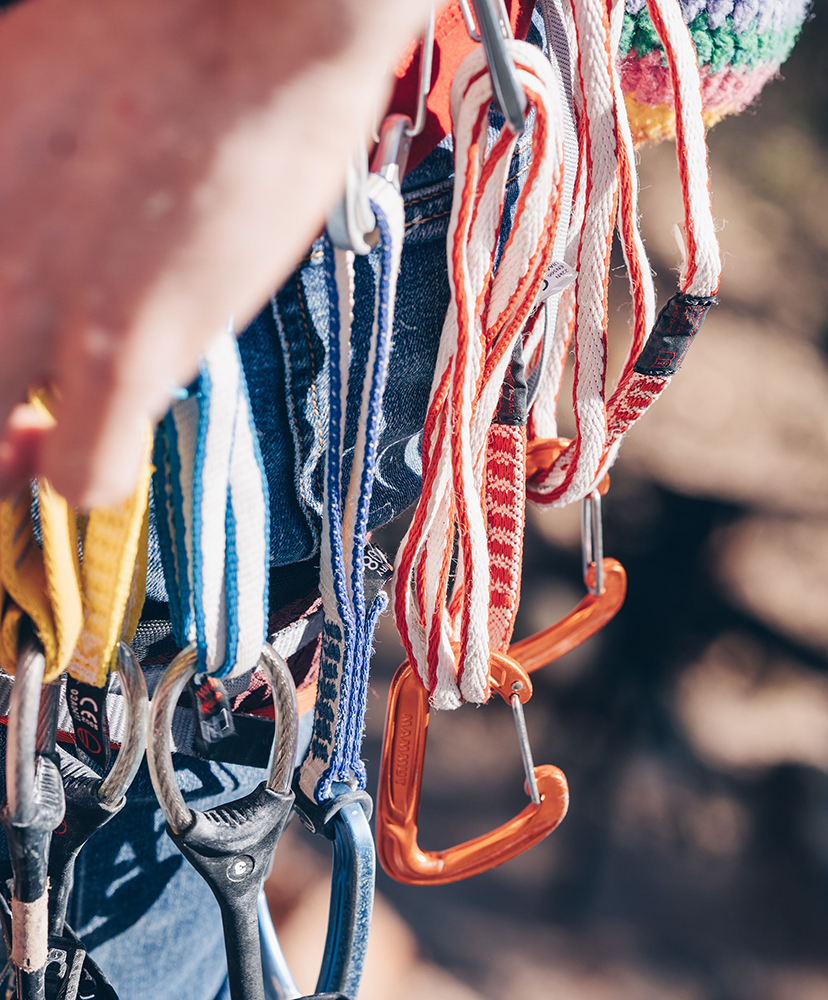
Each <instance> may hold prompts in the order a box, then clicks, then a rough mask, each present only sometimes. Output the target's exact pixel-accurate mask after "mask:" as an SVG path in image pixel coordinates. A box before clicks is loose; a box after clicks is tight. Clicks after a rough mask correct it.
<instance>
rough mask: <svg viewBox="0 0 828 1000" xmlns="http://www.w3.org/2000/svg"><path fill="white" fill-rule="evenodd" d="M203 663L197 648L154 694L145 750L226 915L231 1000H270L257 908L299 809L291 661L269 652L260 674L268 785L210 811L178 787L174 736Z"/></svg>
mask: <svg viewBox="0 0 828 1000" xmlns="http://www.w3.org/2000/svg"><path fill="white" fill-rule="evenodd" d="M198 659H199V657H198V650H197V647H196V646H195V645H192V646H189V647H188V648H187V649H185V650H184V651H183V652H182V653H179V655H178V656H177V657H176V658H175V659H174V660H173V661H172V663H171V664H170V665H169V667H168V668H167V669H166V671H165V672H164V676H163V677H162V679H161V681H160V683H159V685H158V687H157V688H156V690H155V694H154V695H153V699H152V714H151V720H150V739H149V742H148V746H147V759H148V763H149V768H150V776H151V778H152V783H153V787H154V788H155V793H156V795H157V797H158V802H159V803H160V805H161V808H162V809H163V811H164V815H165V816H166V818H167V830H168V833H169V835H170V837H171V838H172V840H173V842H174V843H175V845H176V847H178V849H179V850H180V851H181V853H182V854H183V855H184V857H185V858H186V859H187V860H188V861H189V862H190V864H192V865H193V867H194V868H195V869H196V871H197V872H198V873H199V875H201V877H202V878H203V879H204V881H205V882H206V883H207V884H208V886H209V887H210V890H211V891H212V893H213V895H214V896H215V897H216V901H217V902H218V904H219V908H220V909H221V918H222V924H223V926H224V939H225V946H226V951H227V967H228V971H229V977H230V995H231V996H232V998H233V1000H264V980H263V974H262V962H261V953H260V948H259V923H258V911H257V901H258V897H259V893H260V892H261V890H262V885H263V883H264V879H265V875H266V874H267V870H268V867H269V865H270V861H271V859H272V857H273V852H274V850H275V849H276V845H277V843H278V842H279V838H280V837H281V835H282V832H283V831H284V829H285V827H286V826H287V822H288V819H289V818H290V810H291V807H292V805H293V793H292V792H291V790H290V783H291V779H292V776H293V765H294V758H295V755H296V738H297V735H296V734H297V706H296V689H295V687H294V684H293V678H292V677H291V675H290V671H289V670H288V667H287V664H286V663H285V661H284V660H283V659H282V657H281V656H279V654H278V653H276V652H275V651H274V650H273V649H272V648H270V647H269V646H268V645H265V646H264V648H263V650H262V653H261V655H260V657H259V667H260V668H261V669H263V670H264V671H265V673H266V675H267V677H268V680H269V682H270V686H271V690H272V692H273V707H274V716H275V721H276V729H275V733H274V738H273V751H272V756H271V764H270V773H269V775H268V779H267V781H263V782H262V783H261V784H260V785H259V786H258V787H257V788H256V789H255V790H254V791H253V792H251V793H250V794H249V795H246V796H244V798H241V799H238V800H236V801H235V802H231V803H229V804H227V805H222V806H216V807H215V808H213V809H209V810H208V811H207V812H199V811H198V810H191V809H190V808H189V807H188V806H187V804H186V803H185V801H184V796H183V795H182V794H181V791H180V790H179V788H178V785H177V784H176V781H175V769H174V765H173V759H172V746H171V740H170V732H171V728H172V717H173V712H174V711H175V706H176V703H177V701H178V698H179V696H180V695H181V692H182V691H183V690H184V687H185V686H186V684H187V682H188V681H189V680H191V679H192V677H193V676H194V675H195V673H196V670H197V669H198Z"/></svg>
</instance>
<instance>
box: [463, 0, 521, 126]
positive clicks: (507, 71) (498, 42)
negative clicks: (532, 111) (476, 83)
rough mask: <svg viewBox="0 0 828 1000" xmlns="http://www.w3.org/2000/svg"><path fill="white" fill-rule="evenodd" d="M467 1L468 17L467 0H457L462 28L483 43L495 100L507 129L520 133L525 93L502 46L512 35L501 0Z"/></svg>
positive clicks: (509, 56) (505, 49)
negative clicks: (461, 17) (461, 16)
mask: <svg viewBox="0 0 828 1000" xmlns="http://www.w3.org/2000/svg"><path fill="white" fill-rule="evenodd" d="M471 4H472V6H473V7H474V13H475V17H472V12H471V9H470V7H469V0H460V10H461V12H462V14H463V20H464V21H465V22H466V30H467V31H468V33H469V35H470V36H471V38H472V39H473V40H474V41H475V42H482V43H483V48H484V50H485V52H486V63H487V65H488V67H489V76H490V77H491V80H492V93H493V95H494V100H495V103H496V104H497V106H498V108H499V109H500V112H501V114H502V115H503V117H504V118H505V119H506V124H507V126H508V127H509V131H510V132H511V133H512V134H513V135H520V134H521V133H522V132H523V130H524V129H525V128H526V106H527V100H526V92H525V91H524V89H523V87H522V86H521V84H520V81H519V80H518V78H517V73H516V71H515V63H514V60H513V59H512V57H511V55H509V50H508V49H507V48H506V40H507V39H509V38H512V29H511V26H510V24H509V17H508V15H507V13H506V10H505V8H504V6H503V0H471ZM475 18H476V20H477V28H475Z"/></svg>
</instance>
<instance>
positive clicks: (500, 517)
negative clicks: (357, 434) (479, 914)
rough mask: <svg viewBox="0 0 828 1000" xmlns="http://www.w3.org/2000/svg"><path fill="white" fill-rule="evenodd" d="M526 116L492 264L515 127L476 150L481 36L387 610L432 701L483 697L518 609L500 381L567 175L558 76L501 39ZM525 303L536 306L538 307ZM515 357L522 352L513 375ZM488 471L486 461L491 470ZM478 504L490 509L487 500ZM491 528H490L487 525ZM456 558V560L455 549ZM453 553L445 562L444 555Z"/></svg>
mask: <svg viewBox="0 0 828 1000" xmlns="http://www.w3.org/2000/svg"><path fill="white" fill-rule="evenodd" d="M509 51H510V54H511V55H512V57H513V58H514V60H515V64H516V66H517V69H518V73H519V76H520V79H521V82H522V84H523V86H524V88H525V89H526V93H527V97H528V100H529V104H530V106H531V107H532V108H534V112H535V124H534V129H533V132H532V137H531V144H532V145H531V162H530V165H529V169H528V171H527V177H526V181H525V184H524V187H523V189H522V191H521V194H520V197H519V200H518V203H517V207H516V212H515V221H514V224H513V227H512V230H511V233H510V236H509V239H508V241H507V243H506V246H505V249H504V251H503V255H502V258H501V260H500V263H499V266H498V267H497V269H496V270H495V252H496V249H497V240H498V233H499V231H500V224H501V219H502V215H503V205H504V194H505V188H506V180H507V177H508V171H509V165H510V163H511V159H512V153H513V151H514V148H515V143H516V141H517V140H516V137H515V136H514V135H512V134H511V133H510V132H509V131H508V130H507V129H505V128H504V130H503V131H502V132H501V133H500V135H499V136H498V138H497V139H496V141H495V142H494V144H493V146H492V148H491V149H490V150H489V151H488V152H487V151H486V139H487V125H488V109H489V105H490V103H491V100H492V89H491V81H490V78H489V74H488V71H487V68H486V61H485V56H484V53H483V51H482V49H478V50H476V51H474V52H472V53H471V54H470V55H469V56H468V57H467V58H466V60H465V61H464V62H463V64H462V65H461V67H460V69H459V71H458V73H457V75H456V76H455V79H454V83H453V86H452V95H451V109H452V121H453V125H454V149H455V187H454V200H453V204H452V213H451V220H450V224H449V232H448V243H447V254H448V270H449V284H450V288H451V293H452V294H451V302H450V305H449V309H448V313H447V315H446V320H445V324H444V327H443V332H442V335H441V340H440V348H439V353H438V358H437V365H436V370H435V375H434V380H433V383H432V391H431V399H430V403H429V409H428V414H427V417H426V423H425V427H424V431H423V441H422V466H423V469H422V472H423V491H422V495H421V498H420V501H419V503H418V505H417V508H416V511H415V514H414V518H413V521H412V524H411V526H410V528H409V530H408V532H407V534H406V536H405V538H404V540H403V542H402V544H401V546H400V548H399V551H398V554H397V559H396V566H395V574H396V576H395V582H394V611H395V616H396V620H397V626H398V629H399V631H400V635H401V637H402V641H403V645H404V646H405V649H406V653H407V655H408V659H409V662H410V663H411V664H412V665H413V667H414V669H415V670H416V672H417V674H418V676H419V678H420V680H421V681H422V683H423V685H424V686H425V687H426V689H427V690H428V691H429V695H430V701H431V704H432V705H433V706H434V707H435V708H456V707H457V706H458V705H460V704H461V702H462V701H474V702H482V701H485V700H486V699H487V697H488V694H489V650H490V648H492V647H494V648H498V649H500V648H505V647H504V643H505V644H506V645H508V639H509V636H510V635H511V628H512V625H513V622H514V614H515V612H516V610H517V581H518V579H519V576H516V574H519V572H520V561H521V559H520V556H521V548H522V536H523V490H524V479H525V471H524V470H525V449H526V441H525V428H524V427H523V426H522V425H521V420H520V418H519V417H518V418H517V419H513V418H511V417H510V419H507V420H505V421H503V420H500V421H499V422H497V423H495V424H494V425H493V420H494V418H495V412H496V409H497V410H498V412H499V413H500V414H503V413H504V412H506V413H507V414H508V411H509V406H508V405H506V406H504V405H502V404H501V405H500V406H499V403H501V396H502V394H503V396H504V398H505V399H506V401H507V403H508V397H509V393H510V391H511V390H510V386H509V384H508V383H507V385H506V387H505V388H504V380H505V379H506V375H507V369H510V366H511V365H512V360H513V356H514V355H515V348H516V345H518V352H517V354H518V356H519V355H520V354H521V353H522V351H521V349H522V345H523V336H524V334H525V332H526V327H527V322H528V321H529V319H530V316H531V315H532V311H533V308H534V306H535V303H536V301H537V298H538V294H539V291H540V289H541V285H542V283H543V281H544V276H545V274H546V270H547V267H548V265H549V262H550V259H551V257H552V252H553V247H554V241H555V234H556V229H557V223H558V216H559V211H560V195H561V185H562V178H563V130H562V120H561V107H560V100H559V94H558V88H557V84H556V82H555V79H554V76H553V73H552V68H551V66H550V64H549V62H548V60H547V59H546V57H545V56H544V55H543V54H542V53H541V52H540V51H539V50H538V49H537V48H535V47H533V46H531V45H527V44H526V43H523V42H510V43H509ZM539 315H540V314H539V313H535V319H537V317H538V316H539ZM521 369H522V362H521V361H520V358H518V364H517V370H518V379H519V378H520V370H521ZM487 470H488V471H487ZM487 505H488V510H487ZM487 534H488V537H487ZM453 557H454V560H453ZM453 561H454V563H455V565H452V563H453Z"/></svg>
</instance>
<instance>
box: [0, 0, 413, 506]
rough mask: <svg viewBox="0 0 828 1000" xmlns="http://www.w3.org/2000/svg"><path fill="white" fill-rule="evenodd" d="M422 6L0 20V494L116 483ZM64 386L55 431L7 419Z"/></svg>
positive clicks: (81, 497) (203, 4) (98, 8)
mask: <svg viewBox="0 0 828 1000" xmlns="http://www.w3.org/2000/svg"><path fill="white" fill-rule="evenodd" d="M428 7H429V0H336V2H332V0H140V2H138V3H135V2H131V0H120V2H118V0H112V2H109V3H106V4H101V3H100V0H27V2H25V3H23V4H21V5H20V6H18V7H15V8H13V9H12V10H11V11H10V12H9V13H7V14H6V15H4V16H3V17H2V18H0V316H1V317H2V323H0V356H1V357H2V362H3V363H2V365H0V425H6V435H5V440H4V442H3V444H2V445H0V491H7V490H8V489H9V488H10V486H12V485H13V484H14V482H15V481H16V480H17V479H19V478H20V477H23V476H27V475H30V474H33V473H37V474H41V475H46V476H48V477H49V478H50V479H51V480H52V482H53V484H54V486H55V488H56V489H58V490H59V491H61V492H63V493H64V494H66V495H67V496H68V497H69V498H70V499H71V500H73V501H75V502H79V503H82V504H88V505H94V504H99V503H105V502H112V501H114V500H117V499H119V498H120V497H122V496H123V495H124V494H125V493H126V492H128V490H129V489H130V487H131V485H132V482H133V477H134V474H135V468H136V464H137V456H138V453H139V442H140V438H141V422H142V419H143V418H144V417H145V416H147V415H149V416H150V417H152V418H156V417H158V416H159V415H160V414H161V413H162V412H163V411H164V409H166V406H167V405H168V402H169V390H170V387H171V385H172V384H173V383H176V382H178V383H181V382H186V381H188V380H189V379H190V378H191V377H192V375H193V373H194V371H195V363H196V359H197V356H198V353H199V351H200V349H201V348H202V347H203V346H204V345H205V344H206V343H207V342H208V341H209V340H210V339H211V338H212V337H213V336H214V335H215V334H216V332H217V331H218V330H219V329H220V328H221V327H222V326H223V325H224V324H225V323H226V322H227V319H228V317H229V316H231V315H233V316H234V317H235V321H236V327H237V329H239V330H240V329H242V327H243V325H244V323H245V322H246V321H247V320H248V319H249V318H250V317H252V316H253V315H254V314H255V312H256V311H257V310H258V309H259V308H260V307H261V304H262V303H263V302H264V301H266V299H267V297H268V295H269V294H270V292H271V291H272V289H273V288H274V287H276V286H277V285H278V284H279V283H280V282H281V280H282V279H284V278H285V277H286V276H287V274H288V273H289V271H290V269H291V268H292V267H293V265H294V264H295V262H296V260H297V259H298V258H299V257H300V255H301V254H302V252H303V251H304V250H305V249H306V248H307V246H308V245H309V243H310V242H311V240H312V239H313V238H314V237H315V236H316V234H317V233H318V232H319V230H320V228H321V226H322V225H323V222H324V217H325V214H326V212H327V210H328V209H329V207H330V206H331V204H332V203H333V202H334V201H335V200H336V198H337V197H338V196H339V195H340V193H341V187H342V178H343V177H344V168H345V164H346V162H347V159H348V157H349V155H350V153H351V151H352V150H353V149H354V148H355V145H356V142H358V141H359V139H360V137H365V138H367V136H368V134H369V130H370V128H371V125H372V123H373V120H374V118H375V116H376V114H377V111H378V110H379V109H381V108H382V104H383V101H384V99H385V97H386V94H387V87H386V81H385V76H386V71H387V69H388V68H389V67H392V66H393V65H394V62H395V60H396V59H397V58H398V56H399V54H400V53H401V51H402V50H403V48H404V47H405V45H406V44H407V42H408V41H409V40H410V39H411V38H412V37H415V36H416V35H417V34H418V32H419V31H420V30H421V28H422V24H423V22H424V20H425V16H426V14H427V10H428ZM45 380H50V381H51V382H53V383H54V384H55V385H56V387H57V388H58V390H59V393H60V401H59V404H58V405H59V410H58V418H59V422H58V427H57V428H56V429H55V430H54V431H51V432H46V431H43V430H42V429H40V428H38V427H36V426H32V424H31V421H30V420H29V418H28V415H27V414H26V412H25V411H21V410H20V409H19V408H18V409H17V410H16V411H14V413H13V416H12V419H11V421H10V423H9V424H7V420H8V418H9V414H10V413H12V411H13V408H14V407H15V406H16V404H19V403H20V402H21V400H23V399H24V398H25V393H26V390H27V388H28V386H30V385H31V384H33V383H37V382H40V381H45Z"/></svg>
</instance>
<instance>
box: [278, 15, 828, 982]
mask: <svg viewBox="0 0 828 1000" xmlns="http://www.w3.org/2000/svg"><path fill="white" fill-rule="evenodd" d="M826 22H828V0H818V3H817V6H816V9H815V17H814V18H813V20H811V21H810V22H809V23H808V24H807V25H806V28H805V31H804V33H803V36H802V38H801V40H800V42H799V44H798V46H797V48H796V49H795V50H794V54H793V56H792V58H791V59H790V61H789V62H788V63H787V64H786V66H785V67H784V68H783V72H784V79H779V80H776V81H775V82H773V83H772V84H771V85H769V86H768V87H767V88H766V91H765V93H764V94H763V96H762V99H761V103H760V104H759V105H758V106H757V107H755V108H754V109H752V110H750V111H748V112H747V113H746V114H744V115H742V116H741V117H739V118H736V119H726V120H725V121H724V122H723V123H721V124H720V125H719V126H717V127H716V128H715V129H714V130H713V131H712V133H711V134H710V154H711V167H712V184H713V203H714V211H715V215H716V217H717V218H718V219H719V220H721V223H722V230H721V234H720V235H721V243H722V249H723V251H724V255H725V269H724V274H723V278H722V290H721V304H720V305H719V307H718V308H717V309H715V310H713V311H712V312H711V314H710V316H709V318H708V320H707V323H706V325H705V327H704V331H703V334H702V335H701V336H700V337H699V339H698V341H697V342H696V343H695V344H694V346H693V349H692V350H691V352H690V354H689V356H688V358H687V361H686V363H685V365H684V368H683V370H682V372H681V374H680V375H679V376H678V377H677V378H676V379H675V381H674V383H673V385H672V386H671V387H670V389H669V391H668V392H667V393H665V395H664V397H663V398H662V399H661V400H659V402H658V403H657V404H656V406H655V407H654V408H653V410H652V411H651V412H650V413H649V414H647V416H646V418H645V419H644V420H643V421H642V422H641V424H640V425H639V426H638V427H636V428H635V430H634V431H633V432H632V433H631V434H630V436H629V438H628V440H627V442H626V443H625V445H624V448H623V449H622V452H621V456H620V459H619V461H618V463H617V465H616V466H615V469H614V470H613V472H612V487H611V489H610V492H609V494H608V496H607V498H606V500H605V503H604V511H605V551H606V553H607V554H608V555H612V556H615V557H616V558H618V559H620V560H621V562H622V563H623V564H624V565H625V567H626V569H627V572H628V574H629V592H628V597H627V601H626V604H625V606H624V608H623V609H622V611H621V613H620V614H619V615H618V617H617V618H616V619H615V621H613V622H612V623H611V624H610V625H609V626H608V627H607V628H606V629H605V630H604V631H603V632H602V633H601V634H600V635H598V636H596V637H595V638H594V639H592V640H590V642H588V643H587V644H586V645H584V646H583V647H582V648H580V649H578V650H576V651H574V652H573V653H571V654H569V655H568V656H566V657H564V658H563V659H561V660H559V661H558V662H557V663H555V664H553V665H551V666H550V667H547V668H546V669H545V670H543V671H541V672H540V673H538V674H536V675H534V678H533V679H534V681H535V694H534V697H533V699H532V701H531V702H530V703H529V705H528V707H527V722H528V725H529V731H530V735H531V738H532V743H533V747H534V751H535V759H536V761H537V762H538V763H554V764H557V765H558V766H560V767H561V768H562V769H563V770H564V772H565V773H566V775H567V777H568V779H569V783H570V789H571V794H572V804H571V808H570V812H569V815H568V816H567V818H566V820H565V821H564V823H563V824H562V826H561V828H560V829H559V830H558V831H556V832H555V833H554V834H553V835H552V836H551V837H550V838H548V839H547V840H546V841H544V842H543V843H541V844H540V845H538V846H537V847H535V848H534V849H533V850H531V851H530V852H528V853H527V854H525V855H523V856H522V857H520V858H517V859H516V860H514V861H512V862H510V863H508V864H505V865H503V866H502V867H500V868H498V869H496V870H494V871H492V872H489V873H487V874H485V875H481V876H478V877H476V878H473V879H470V880H468V881H466V882H461V883H458V884H455V885H450V886H445V887H440V888H430V889H424V888H414V887H410V886H403V885H398V884H396V883H394V882H392V881H391V880H390V879H388V878H387V877H386V876H385V875H384V874H382V873H381V874H380V878H379V891H380V895H379V898H378V901H377V920H376V922H375V925H374V930H373V932H372V938H371V945H370V950H369V968H368V973H367V976H366V981H365V987H364V990H363V993H362V994H361V996H362V1000H425V998H429V1000H475V998H477V1000H480V998H486V1000H530V998H543V1000H546V998H549V1000H650V998H652V1000H826V998H828V358H827V357H826V355H827V353H828V45H826V42H828V28H826ZM641 184H642V194H641V201H642V219H643V226H644V232H645V239H646V242H647V246H648V249H649V253H650V260H651V263H652V265H653V267H654V269H655V270H656V272H657V280H658V286H659V299H660V301H661V302H663V301H665V300H666V298H667V297H668V296H669V295H670V294H671V293H672V292H673V291H675V287H676V284H675V272H674V268H675V266H676V260H677V251H676V247H675V242H674V239H673V237H672V235H671V230H672V227H673V224H674V223H675V222H677V221H678V220H679V219H680V199H679V190H678V182H677V179H676V170H675V164H674V151H673V148H672V146H671V145H670V144H664V145H661V146H656V147H653V148H645V149H642V151H641ZM625 294H626V288H625V279H624V275H623V270H622V269H621V268H620V267H619V268H618V270H617V271H616V277H615V279H614V282H613V287H612V299H613V307H612V325H613V327H614V329H613V331H612V335H613V336H614V338H615V340H616V342H617V343H618V344H623V343H624V342H625V340H624V338H625V337H626V320H627V315H628V313H627V307H626V304H625ZM398 537H399V529H398V528H395V527H394V526H391V528H390V529H388V530H386V532H385V534H384V538H383V539H382V540H380V544H383V543H384V544H385V547H386V549H387V550H391V551H393V548H394V546H395V544H396V541H397V538H398ZM582 596H583V586H582V583H581V580H580V552H579V528H578V511H577V510H565V511H548V512H538V511H533V512H531V513H530V517H529V526H528V534H527V544H526V562H525V571H524V583H523V600H522V607H521V613H520V619H519V624H518V633H517V636H518V638H520V637H522V636H524V635H528V634H530V633H532V632H534V631H536V630H538V629H541V628H544V627H545V626H547V625H549V624H551V623H552V622H553V621H554V620H555V619H557V618H558V617H559V616H560V615H562V614H564V613H565V612H566V611H568V610H569V609H570V608H571V607H572V606H574V605H575V604H576V603H577V602H578V600H580V598H581V597H582ZM400 660H401V651H400V648H399V644H398V642H397V639H396V634H395V631H394V627H393V623H392V622H391V621H390V620H389V619H386V620H385V621H384V623H383V625H382V627H381V629H380V634H379V639H378V643H377V654H376V658H375V666H374V674H373V691H372V696H371V700H370V708H369V713H368V740H367V745H366V751H365V752H366V756H367V759H368V763H369V767H370V768H371V771H372V775H373V778H372V780H373V781H374V782H375V780H376V770H377V762H378V758H379V747H380V740H381V736H382V726H383V712H384V704H385V697H386V693H387V690H388V683H389V681H390V678H391V676H392V674H393V672H394V670H395V669H396V667H397V666H398V665H399V663H400ZM522 785H523V778H522V770H521V763H520V758H519V754H518V745H517V740H516V737H515V732H514V727H513V723H512V719H511V714H510V712H509V710H508V708H507V706H505V705H503V704H497V705H495V704H492V705H490V706H487V707H486V708H484V709H474V708H472V707H465V708H464V709H462V710H460V711H459V712H456V713H452V715H451V717H450V718H446V717H444V716H442V715H436V716H433V717H432V721H431V725H430V728H429V753H428V758H427V766H426V783H425V787H424V795H423V805H422V811H421V823H420V830H421V843H422V844H423V846H425V847H431V848H436V847H443V846H448V845H450V844H454V843H457V842H459V841H461V840H464V839H468V838H470V837H473V836H476V835H477V834H479V833H482V832H484V831H486V830H488V829H491V828H492V827H493V826H495V825H497V824H498V823H500V822H503V821H504V820H505V819H507V818H508V817H509V816H511V815H514V814H515V813H516V812H518V811H519V810H520V809H521V808H522V807H523V805H524V804H525V801H526V800H525V797H524V793H523V791H522ZM314 840H316V838H314ZM325 846H327V845H321V844H319V843H313V842H312V841H311V838H308V837H306V836H304V834H303V832H302V831H301V830H300V829H299V827H298V824H294V826H293V827H292V828H291V830H290V831H289V835H288V838H287V840H286V842H285V843H284V846H283V847H280V849H279V851H278V852H277V860H276V865H277V869H276V872H275V873H274V878H273V879H272V880H271V883H270V889H271V904H272V906H273V908H274V913H275V916H276V921H277V924H278V925H279V928H280V933H281V936H282V940H283V945H284V948H285V951H286V952H287V953H288V956H289V957H290V958H291V959H292V961H293V963H294V968H295V971H296V973H297V977H298V978H299V981H300V985H301V986H303V987H304V988H306V989H308V990H310V989H311V988H312V986H313V981H314V976H315V970H316V969H317V968H318V960H319V955H320V954H321V950H322V944H323V936H324V930H323V928H324V925H325V918H326V913H327V901H328V893H329V859H328V856H327V855H326V854H325V853H324V850H321V849H322V848H324V847H325ZM320 850H321V853H320Z"/></svg>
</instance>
